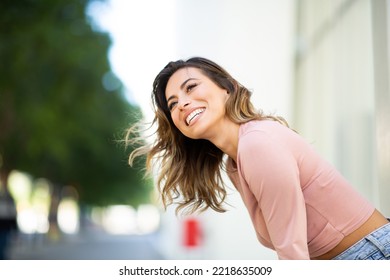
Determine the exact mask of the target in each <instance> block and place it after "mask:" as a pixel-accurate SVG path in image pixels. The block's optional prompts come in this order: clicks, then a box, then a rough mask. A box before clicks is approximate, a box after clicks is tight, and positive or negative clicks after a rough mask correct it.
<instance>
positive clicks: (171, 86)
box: [165, 67, 205, 96]
mask: <svg viewBox="0 0 390 280" xmlns="http://www.w3.org/2000/svg"><path fill="white" fill-rule="evenodd" d="M204 76H205V75H204V74H203V72H202V71H201V70H200V69H198V68H195V67H186V68H181V69H179V70H177V71H176V72H175V73H173V74H172V76H171V77H170V78H169V80H168V83H167V86H166V89H165V95H166V96H167V94H169V93H170V92H176V91H178V90H180V89H181V87H182V85H183V83H185V82H186V81H187V80H189V79H201V78H202V77H204Z"/></svg>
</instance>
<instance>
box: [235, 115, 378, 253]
mask: <svg viewBox="0 0 390 280" xmlns="http://www.w3.org/2000/svg"><path fill="white" fill-rule="evenodd" d="M227 174H228V176H229V178H230V179H231V181H232V183H233V185H234V186H235V187H236V189H237V190H238V192H239V193H240V195H241V197H242V199H243V201H244V204H245V206H246V208H247V210H248V212H249V215H250V217H251V220H252V223H253V226H254V229H255V231H256V235H257V238H258V240H259V241H260V243H261V244H263V245H264V246H266V247H268V248H271V249H273V250H275V251H276V253H277V254H278V258H279V259H300V260H304V259H310V258H314V257H317V256H320V255H322V254H324V253H326V252H328V251H329V250H331V249H332V248H334V247H335V246H336V245H337V244H338V243H339V242H340V241H341V240H342V239H343V238H344V237H345V236H346V235H348V234H350V233H352V232H353V231H354V230H356V229H357V228H358V227H359V226H361V225H362V224H363V223H364V222H365V221H366V220H367V219H368V218H369V217H370V216H371V215H372V214H373V212H374V210H375V208H374V206H373V205H372V204H371V203H370V202H369V201H368V200H366V199H364V198H363V197H362V196H361V195H360V194H359V193H358V192H357V191H356V190H355V189H354V188H353V187H352V186H351V185H350V184H349V183H348V182H347V180H345V179H344V178H343V177H342V176H341V174H340V173H339V172H338V171H337V170H336V169H335V168H334V167H333V166H332V165H330V164H329V163H328V162H327V161H325V160H324V159H323V158H321V157H320V156H319V154H318V153H317V152H315V151H314V149H313V148H312V147H311V145H310V144H308V143H307V142H306V141H305V140H304V139H303V137H301V136H300V135H299V134H298V133H296V132H295V131H293V130H291V129H290V128H288V127H286V126H284V125H282V124H280V123H278V122H276V121H271V120H262V121H250V122H247V123H245V124H242V125H241V126H240V129H239V141H238V153H237V161H236V162H234V161H233V160H232V159H231V158H229V159H228V161H227Z"/></svg>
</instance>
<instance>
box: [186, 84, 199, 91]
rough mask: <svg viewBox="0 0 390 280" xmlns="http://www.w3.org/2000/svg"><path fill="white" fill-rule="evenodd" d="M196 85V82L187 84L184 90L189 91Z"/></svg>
mask: <svg viewBox="0 0 390 280" xmlns="http://www.w3.org/2000/svg"><path fill="white" fill-rule="evenodd" d="M196 86H197V84H189V85H187V88H186V91H187V92H190V91H191V90H192V89H193V88H194V87H196Z"/></svg>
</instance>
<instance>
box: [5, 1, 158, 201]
mask: <svg viewBox="0 0 390 280" xmlns="http://www.w3.org/2000/svg"><path fill="white" fill-rule="evenodd" d="M88 4H89V1H87V0H41V1H34V0H18V1H13V0H3V1H1V2H0V61H1V64H0V156H1V158H2V161H1V162H2V166H1V169H2V171H3V172H9V171H11V170H13V169H19V170H23V171H26V172H28V173H30V174H32V175H33V176H35V177H45V178H48V179H49V180H51V181H52V182H55V183H56V184H60V185H68V184H69V185H73V186H75V187H76V188H78V190H79V192H80V195H81V200H82V201H84V202H86V203H88V204H98V205H108V204H115V203H130V204H138V203H140V202H143V201H145V200H147V195H148V193H149V191H150V186H151V183H150V181H148V180H144V179H143V174H142V172H141V171H140V169H137V168H130V167H129V166H128V165H127V159H126V158H127V154H128V152H129V151H125V150H124V147H123V146H121V145H119V144H118V143H117V141H116V140H118V139H120V138H121V137H122V135H121V133H122V132H123V131H124V129H125V128H126V127H128V126H129V125H131V124H132V123H134V122H135V121H137V120H138V119H139V118H140V117H141V112H140V109H139V108H138V106H135V105H131V104H129V103H128V102H127V101H126V99H125V98H124V96H123V89H122V87H116V88H115V87H107V86H106V87H104V85H103V83H102V79H103V77H105V78H106V79H107V78H108V79H111V84H113V85H116V84H117V80H115V77H114V76H113V74H112V72H111V69H110V64H109V61H108V58H107V52H108V49H109V47H110V43H111V42H110V37H109V36H108V34H106V33H103V32H97V31H95V30H93V29H92V27H91V24H90V22H89V19H88V17H87V16H86V14H85V10H86V7H87V5H88ZM108 82H110V80H109V81H108Z"/></svg>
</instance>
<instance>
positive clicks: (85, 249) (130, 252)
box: [8, 228, 163, 260]
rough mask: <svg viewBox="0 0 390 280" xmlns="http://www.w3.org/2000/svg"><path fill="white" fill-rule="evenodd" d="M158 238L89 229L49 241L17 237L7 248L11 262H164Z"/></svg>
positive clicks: (155, 236) (29, 236)
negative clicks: (158, 249)
mask: <svg viewBox="0 0 390 280" xmlns="http://www.w3.org/2000/svg"><path fill="white" fill-rule="evenodd" d="M157 238H158V235H157V234H149V235H111V234H108V233H106V232H104V231H102V230H99V229H95V228H94V229H88V230H84V231H83V232H81V233H79V234H76V235H66V236H62V237H61V238H60V239H58V240H50V239H49V238H48V237H47V236H45V235H42V236H40V235H19V236H17V237H15V238H14V241H13V242H12V246H11V247H10V248H9V252H8V257H9V259H13V260H135V259H139V260H151V259H155V260H158V259H163V256H162V255H161V254H160V253H159V252H158V251H157V249H156V246H155V244H156V242H157Z"/></svg>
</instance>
